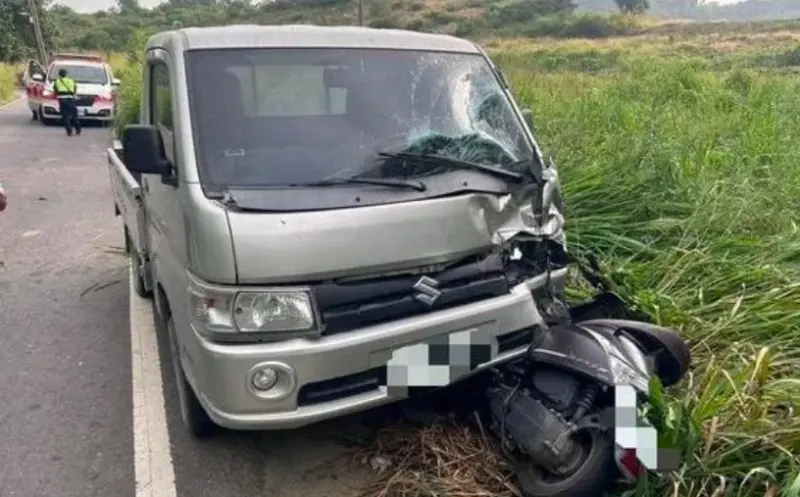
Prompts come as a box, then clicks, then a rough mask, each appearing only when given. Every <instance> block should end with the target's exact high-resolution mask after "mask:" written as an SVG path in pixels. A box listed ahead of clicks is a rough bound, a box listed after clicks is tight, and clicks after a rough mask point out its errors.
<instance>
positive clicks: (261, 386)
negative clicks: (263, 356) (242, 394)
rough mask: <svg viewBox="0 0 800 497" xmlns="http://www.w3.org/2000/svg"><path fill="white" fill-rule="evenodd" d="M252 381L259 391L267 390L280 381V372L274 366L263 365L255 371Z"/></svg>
mask: <svg viewBox="0 0 800 497" xmlns="http://www.w3.org/2000/svg"><path fill="white" fill-rule="evenodd" d="M250 381H251V382H252V383H253V388H255V389H256V390H258V391H259V392H265V391H267V390H269V389H270V388H272V387H274V386H275V384H276V383H277V382H278V372H277V371H275V370H274V369H272V368H269V367H263V368H260V369H257V370H256V371H254V372H253V376H252V377H251V378H250Z"/></svg>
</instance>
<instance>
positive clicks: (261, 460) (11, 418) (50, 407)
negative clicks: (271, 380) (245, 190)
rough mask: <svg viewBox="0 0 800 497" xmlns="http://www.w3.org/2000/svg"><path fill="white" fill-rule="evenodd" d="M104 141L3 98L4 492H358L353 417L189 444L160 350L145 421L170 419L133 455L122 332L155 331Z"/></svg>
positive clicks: (363, 473)
mask: <svg viewBox="0 0 800 497" xmlns="http://www.w3.org/2000/svg"><path fill="white" fill-rule="evenodd" d="M109 143H110V138H109V133H108V130H107V129H104V128H101V127H89V128H85V129H84V132H83V134H82V135H81V136H73V137H67V136H66V134H65V133H64V130H63V129H61V128H59V127H45V126H43V125H41V124H39V123H37V122H33V121H31V120H30V113H29V112H28V110H27V106H26V104H25V101H24V99H23V100H19V101H17V102H14V103H12V104H10V105H6V106H3V107H0V182H2V183H3V185H4V186H5V188H6V191H7V193H8V195H9V206H8V209H7V210H6V212H4V213H2V214H0V339H1V340H2V347H0V497H6V496H21V497H40V496H41V497H53V496H58V497H92V496H98V497H100V496H102V497H108V496H114V497H134V496H135V497H143V496H145V495H147V496H152V497H155V496H159V497H161V496H164V497H171V496H173V495H177V496H178V497H184V496H185V497H202V496H214V497H228V496H231V497H233V496H236V497H251V496H253V497H254V496H269V497H283V496H300V495H313V496H314V497H340V496H341V497H346V496H351V495H354V494H355V493H356V489H357V488H359V487H361V486H362V484H363V482H364V478H365V477H367V476H368V474H369V472H368V470H366V469H365V468H363V467H358V466H357V465H355V464H354V463H353V462H352V458H351V457H349V456H348V455H347V454H346V452H345V449H344V448H343V447H342V446H341V445H339V444H337V443H335V442H334V441H332V438H331V437H332V436H333V435H334V434H335V433H337V432H342V431H343V430H347V429H349V428H350V427H356V428H357V427H358V426H359V422H358V420H353V419H350V420H345V421H342V422H336V423H330V424H325V425H318V426H315V427H313V428H310V429H303V430H298V431H293V432H280V433H253V432H248V433H231V432H223V433H221V434H220V435H219V436H218V437H216V438H215V439H212V440H210V441H202V442H201V441H196V440H193V439H191V438H190V437H189V436H188V435H187V434H186V433H185V432H184V431H183V427H182V425H181V423H180V416H179V413H178V409H177V405H176V402H173V401H172V400H171V399H173V398H175V397H176V395H177V394H176V392H175V387H174V383H173V381H172V375H171V372H170V368H169V367H167V366H168V364H167V363H166V362H165V361H164V360H163V358H164V357H166V356H165V355H164V353H163V352H164V347H162V348H161V349H162V353H161V360H160V361H159V358H158V356H157V354H153V355H151V356H149V357H150V360H152V363H151V364H149V365H148V366H149V367H152V368H160V370H161V372H162V374H161V378H160V380H161V381H160V382H159V381H158V378H157V376H158V375H156V380H155V381H154V385H150V386H151V387H154V388H155V390H153V389H151V391H159V390H160V389H161V388H162V385H161V384H155V383H162V384H163V395H160V397H162V399H163V398H166V401H165V402H164V405H165V411H164V412H165V415H164V416H161V417H160V418H161V419H158V417H157V418H153V419H149V420H145V421H144V423H143V424H144V425H148V426H151V427H152V426H156V427H158V425H159V424H160V423H161V424H164V423H165V424H166V426H164V429H163V430H156V431H155V432H153V433H156V434H159V435H158V436H154V435H152V433H151V434H150V437H151V438H150V439H149V440H147V441H146V442H147V443H146V444H144V445H145V446H148V447H149V449H148V450H149V451H150V452H148V453H146V454H142V453H141V447H142V446H143V444H142V438H143V437H145V435H146V434H145V435H143V434H142V433H141V432H140V431H139V429H138V428H137V429H134V423H133V411H134V404H135V402H136V401H135V395H132V381H133V380H134V379H135V373H134V374H132V369H131V364H132V361H131V355H132V354H131V343H132V339H131V337H139V338H144V339H148V338H149V339H151V340H152V342H153V343H155V342H156V337H154V336H152V337H151V336H149V335H148V334H152V333H154V331H153V320H152V313H151V311H150V307H149V304H147V303H145V302H143V301H137V300H136V297H135V296H133V295H131V292H130V291H129V279H128V266H127V260H126V259H125V257H124V255H122V254H121V252H120V248H121V246H122V243H123V239H122V228H121V225H120V222H119V219H118V218H115V217H114V215H113V209H112V202H111V195H110V191H109V185H108V173H107V170H106V165H105V164H106V163H105V149H106V147H107V146H108V145H109ZM136 309H138V310H136ZM142 309H144V311H143V310H142ZM136 313H139V315H136ZM143 314H146V315H143ZM131 318H136V319H133V321H134V322H135V323H145V324H146V326H145V325H141V324H134V326H133V327H131V325H130V323H131V321H132V319H131ZM148 320H149V321H148ZM134 341H135V340H134ZM134 355H135V352H134ZM157 370H159V369H157ZM148 381H151V379H148V378H144V379H142V378H139V382H144V383H147V382H148ZM145 414H146V413H145ZM141 425H142V423H139V424H138V425H137V426H141ZM145 438H146V437H145ZM152 453H155V454H156V455H160V457H161V458H160V459H158V460H159V461H166V462H165V464H163V465H162V466H163V467H159V468H155V469H153V468H151V470H152V471H160V472H161V473H160V474H162V478H161V479H160V480H159V481H160V483H159V485H158V486H157V488H156V486H150V482H149V481H139V482H137V481H136V475H137V474H140V473H141V472H140V471H138V470H137V469H135V466H136V465H146V464H148V461H149V460H151V459H148V457H150V456H151V455H152ZM135 461H136V462H135ZM138 469H141V468H138ZM163 475H169V476H168V477H167V478H166V479H165V478H164V477H163ZM172 475H174V479H173V478H172ZM137 483H138V484H137Z"/></svg>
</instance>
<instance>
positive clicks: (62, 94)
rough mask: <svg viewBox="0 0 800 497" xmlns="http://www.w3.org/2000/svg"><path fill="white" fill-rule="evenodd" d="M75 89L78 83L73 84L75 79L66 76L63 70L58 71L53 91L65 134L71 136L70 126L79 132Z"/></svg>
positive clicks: (79, 124)
mask: <svg viewBox="0 0 800 497" xmlns="http://www.w3.org/2000/svg"><path fill="white" fill-rule="evenodd" d="M77 91H78V85H77V84H75V80H74V79H72V78H68V77H67V72H66V71H65V70H63V69H62V70H61V71H59V72H58V79H56V82H55V83H53V92H55V94H56V97H58V109H59V111H60V112H61V120H62V121H63V123H64V129H66V130H67V136H72V128H75V133H77V134H81V121H80V119H78V106H77V105H76V102H75V96H76V94H77Z"/></svg>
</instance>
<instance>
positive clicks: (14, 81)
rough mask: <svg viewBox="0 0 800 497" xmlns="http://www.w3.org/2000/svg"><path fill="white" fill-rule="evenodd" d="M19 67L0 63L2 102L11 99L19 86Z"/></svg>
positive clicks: (0, 93) (0, 100)
mask: <svg viewBox="0 0 800 497" xmlns="http://www.w3.org/2000/svg"><path fill="white" fill-rule="evenodd" d="M17 73H18V71H17V68H16V67H14V66H13V65H11V64H3V63H0V103H3V102H5V101H7V100H10V99H11V98H12V97H13V96H14V92H15V91H17V87H18V86H19V78H18V74H17Z"/></svg>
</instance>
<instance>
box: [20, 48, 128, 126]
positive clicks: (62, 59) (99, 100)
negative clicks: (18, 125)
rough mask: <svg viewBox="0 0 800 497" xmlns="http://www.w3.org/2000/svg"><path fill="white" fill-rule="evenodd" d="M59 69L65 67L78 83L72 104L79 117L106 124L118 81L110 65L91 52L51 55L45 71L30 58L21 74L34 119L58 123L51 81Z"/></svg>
mask: <svg viewBox="0 0 800 497" xmlns="http://www.w3.org/2000/svg"><path fill="white" fill-rule="evenodd" d="M61 69H66V70H67V75H68V76H69V77H70V78H72V79H74V80H75V83H77V85H78V95H77V98H76V104H77V106H78V117H79V118H80V119H81V120H87V121H100V122H103V123H108V122H110V121H112V120H113V119H114V109H115V100H116V93H117V87H118V86H119V80H118V79H116V78H114V74H113V73H112V71H111V66H110V65H108V63H106V62H105V61H104V60H103V58H102V57H99V56H95V55H72V54H55V55H53V56H52V57H51V61H50V64H49V65H48V67H47V70H46V71H45V70H44V69H43V68H42V65H41V64H40V63H39V62H38V61H35V60H31V61H29V62H28V65H27V66H26V68H25V73H24V74H23V82H24V84H25V93H26V94H27V98H28V108H29V109H30V110H31V114H32V117H33V119H34V120H39V121H41V122H42V124H45V125H47V124H52V123H58V122H60V119H61V115H60V113H59V110H58V99H57V98H56V95H55V93H54V92H53V83H54V82H55V80H56V79H57V78H58V71H59V70H61Z"/></svg>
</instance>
